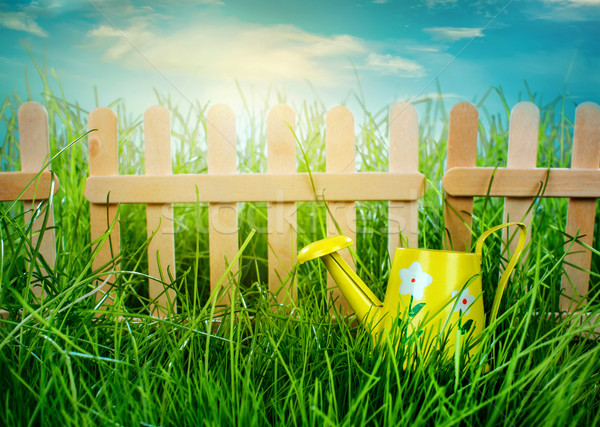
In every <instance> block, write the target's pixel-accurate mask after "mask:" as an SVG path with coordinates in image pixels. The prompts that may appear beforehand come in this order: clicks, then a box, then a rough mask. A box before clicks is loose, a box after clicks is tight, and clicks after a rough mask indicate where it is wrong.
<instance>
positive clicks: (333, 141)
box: [319, 106, 356, 314]
mask: <svg viewBox="0 0 600 427" xmlns="http://www.w3.org/2000/svg"><path fill="white" fill-rule="evenodd" d="M325 137H326V159H325V160H326V171H327V172H338V173H352V172H355V171H356V165H355V163H354V162H355V153H356V148H355V145H354V117H353V116H352V113H351V112H350V111H349V110H348V109H347V108H346V107H342V106H339V107H335V108H333V109H331V110H330V111H329V112H328V113H327V119H326V136H325ZM319 196H320V195H319ZM324 196H325V200H327V193H325V194H324ZM327 206H328V209H329V211H330V212H331V216H333V218H332V217H331V216H330V215H329V213H328V215H327V234H328V235H329V236H335V235H338V234H340V233H341V234H343V235H345V236H347V237H350V238H351V239H352V240H353V241H354V244H353V248H354V249H356V202H353V201H348V202H327ZM336 223H337V225H338V226H339V228H340V230H339V232H338V230H337V228H336ZM340 256H341V257H342V258H343V259H344V260H345V261H346V262H347V263H348V265H350V266H351V267H352V268H355V266H354V261H353V260H352V256H351V254H350V252H349V251H342V252H341V253H340ZM327 285H328V287H329V288H330V289H332V291H331V298H332V300H333V301H335V303H336V306H337V307H338V308H339V309H340V310H341V311H342V314H351V313H352V312H353V311H352V308H351V307H350V304H348V302H347V300H346V298H344V296H343V295H342V293H341V291H340V290H339V288H338V287H337V286H336V284H335V281H334V280H333V278H332V277H331V276H330V275H328V276H327Z"/></svg>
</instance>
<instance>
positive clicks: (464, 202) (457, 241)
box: [444, 102, 479, 251]
mask: <svg viewBox="0 0 600 427" xmlns="http://www.w3.org/2000/svg"><path fill="white" fill-rule="evenodd" d="M478 127H479V113H478V111H477V108H476V107H475V106H474V105H473V104H471V103H469V102H459V103H458V104H456V105H455V106H454V107H452V110H450V124H449V128H448V156H447V159H446V171H449V170H450V169H452V168H453V167H459V166H466V167H470V166H475V164H476V160H477V131H478ZM472 213H473V198H472V197H454V196H450V195H448V194H446V198H445V203H444V220H445V224H446V230H447V233H448V234H447V235H446V236H444V237H445V239H444V242H445V244H444V247H445V248H446V249H454V250H456V251H469V250H470V249H471V225H472V222H473V219H472V218H471V214H472Z"/></svg>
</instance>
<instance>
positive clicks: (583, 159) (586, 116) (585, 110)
mask: <svg viewBox="0 0 600 427" xmlns="http://www.w3.org/2000/svg"><path fill="white" fill-rule="evenodd" d="M599 165H600V107H598V105H597V104H594V103H591V102H586V103H583V104H581V105H579V107H577V110H576V112H575V132H574V135H573V154H572V157H571V169H598V167H599ZM595 218H596V199H594V198H589V199H574V198H570V199H569V207H568V211H567V226H566V233H567V234H569V235H571V236H579V240H580V241H581V242H583V243H585V244H587V245H589V246H593V239H594V222H595ZM570 247H571V242H567V243H566V244H565V250H566V251H567V250H569V248H570ZM591 261H592V253H591V252H590V251H589V250H588V249H586V248H584V247H582V246H581V245H578V244H575V245H573V246H572V247H571V253H569V254H568V255H567V256H566V257H565V266H564V270H565V273H564V274H563V277H562V282H561V287H562V289H563V291H564V293H563V294H562V295H561V297H560V309H561V310H566V311H572V310H574V309H576V306H577V305H578V303H579V302H585V294H586V293H587V291H588V287H589V279H590V274H589V269H590V266H591ZM567 263H569V264H571V265H568V264H567Z"/></svg>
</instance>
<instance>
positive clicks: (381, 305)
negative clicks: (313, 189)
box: [298, 223, 526, 354]
mask: <svg viewBox="0 0 600 427" xmlns="http://www.w3.org/2000/svg"><path fill="white" fill-rule="evenodd" d="M509 225H516V226H518V227H519V232H520V235H519V242H518V245H517V248H516V250H515V252H514V253H513V256H512V258H511V260H510V261H509V263H508V265H507V266H506V269H505V271H504V273H503V275H502V277H501V278H500V281H499V284H498V288H497V291H496V295H495V298H494V304H493V307H492V314H491V317H492V319H493V318H495V316H496V314H497V311H498V306H499V303H500V299H501V298H502V294H503V292H504V289H505V287H506V283H507V281H508V278H509V276H510V274H511V272H512V269H513V268H514V266H515V264H516V263H517V261H518V259H519V258H520V255H521V253H522V251H523V248H524V245H525V240H526V238H525V236H526V230H525V226H524V225H523V224H520V223H510V224H503V225H501V226H498V227H494V228H492V229H490V230H488V231H486V232H485V233H483V234H482V236H481V237H480V238H479V239H478V241H477V244H476V248H475V253H468V252H456V251H444V250H428V249H410V248H397V249H396V250H395V253H394V257H393V260H392V266H391V271H390V278H389V281H388V286H387V290H386V295H385V299H384V301H383V302H382V301H380V300H379V299H378V298H377V297H376V296H375V295H374V294H373V292H372V291H371V290H370V289H369V288H368V286H367V285H366V284H365V283H364V282H363V281H362V280H361V279H360V278H359V277H358V276H357V275H356V273H355V272H354V271H353V270H352V269H351V268H350V267H349V266H348V265H347V264H346V263H345V262H344V261H343V260H342V258H341V257H340V256H339V254H338V253H337V251H338V250H340V249H342V248H344V247H347V246H350V245H351V244H352V241H351V240H350V239H349V238H347V237H345V236H336V237H331V238H328V239H323V240H321V241H318V242H315V243H312V244H310V245H308V246H306V247H305V248H304V249H302V250H301V251H300V253H299V254H298V262H300V263H303V262H306V261H308V260H310V259H315V258H321V259H322V260H323V262H324V263H325V266H326V267H327V269H328V271H329V273H330V274H331V275H332V277H333V279H334V280H335V282H336V283H337V285H338V287H339V288H340V290H341V291H342V294H343V295H344V297H345V298H346V299H347V300H348V302H349V303H350V306H351V307H352V309H353V310H354V312H355V313H356V315H357V317H358V319H359V321H360V322H361V323H362V324H364V325H365V326H367V327H368V328H369V329H370V331H371V333H372V334H373V336H374V338H375V341H376V342H378V341H380V340H381V339H382V338H385V335H386V334H398V333H400V334H402V335H403V336H404V339H408V338H410V337H411V336H413V337H415V338H419V337H420V336H421V335H423V336H424V337H425V339H426V342H429V343H431V342H432V340H433V339H434V338H436V337H439V338H441V339H440V340H438V342H439V343H444V345H445V348H446V349H448V350H450V351H451V350H452V349H453V348H454V347H455V345H456V340H457V337H462V338H461V339H463V340H464V339H465V338H466V337H467V336H469V335H471V336H473V337H476V336H478V335H479V334H480V333H481V332H482V331H483V328H484V327H485V320H486V319H485V311H484V306H483V298H482V285H481V260H482V256H481V252H482V246H483V242H484V240H485V239H486V238H487V237H488V236H489V235H490V234H491V233H493V232H495V231H497V230H499V229H500V228H503V227H507V226H509ZM400 325H402V326H403V327H404V328H406V329H405V330H402V331H401V330H399V329H398V326H400ZM457 331H458V332H459V333H457ZM413 334H414V335H413ZM476 349H477V347H476V346H474V347H472V348H471V349H470V351H469V353H470V354H472V353H473V352H475V351H476Z"/></svg>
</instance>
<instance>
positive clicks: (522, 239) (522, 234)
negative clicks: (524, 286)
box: [475, 222, 527, 324]
mask: <svg viewBox="0 0 600 427" xmlns="http://www.w3.org/2000/svg"><path fill="white" fill-rule="evenodd" d="M511 225H516V226H517V227H519V242H518V243H517V248H516V249H515V252H514V253H513V255H512V257H511V258H510V261H509V262H508V265H507V266H506V269H505V270H504V273H502V277H500V282H499V283H498V288H497V289H496V296H495V297H494V304H493V305H492V314H491V316H490V321H489V322H488V324H491V323H493V322H494V320H496V316H497V315H498V309H499V308H500V300H501V299H502V295H504V290H505V289H506V283H507V282H508V279H509V277H510V275H511V273H512V271H513V269H514V268H515V265H516V264H517V262H518V261H519V258H521V255H522V253H523V249H524V248H525V243H526V241H527V228H526V227H525V224H522V223H520V222H509V223H507V224H502V225H498V226H496V227H492V228H490V229H489V230H487V231H486V232H485V233H483V234H482V235H481V236H480V237H479V239H477V244H476V245H475V253H476V254H477V255H479V256H481V251H482V249H483V242H484V241H485V239H487V238H488V237H489V236H490V234H492V233H494V232H496V231H498V230H500V229H502V228H506V227H510V226H511Z"/></svg>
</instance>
